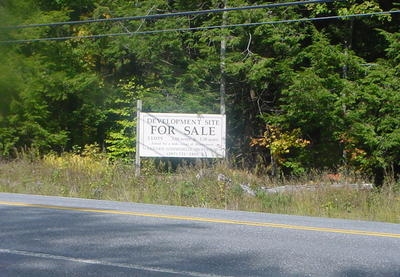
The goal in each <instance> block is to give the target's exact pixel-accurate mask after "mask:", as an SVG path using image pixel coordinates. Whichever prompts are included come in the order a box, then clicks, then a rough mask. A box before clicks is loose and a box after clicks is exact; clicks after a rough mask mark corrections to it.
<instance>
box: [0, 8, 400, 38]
mask: <svg viewBox="0 0 400 277" xmlns="http://www.w3.org/2000/svg"><path fill="white" fill-rule="evenodd" d="M397 13H400V10H393V11H382V12H373V13H362V14H349V15H335V16H325V17H312V18H299V19H285V20H276V21H264V22H253V23H238V24H229V25H214V26H201V27H190V28H174V29H163V30H148V31H140V32H134V33H132V32H122V33H109V34H97V35H86V36H64V37H48V38H37V39H20V40H5V41H0V44H11V43H28V42H40V41H57V40H58V41H60V40H69V39H91V38H103V37H117V36H133V35H149V34H159V33H166V32H184V31H204V30H210V29H223V28H235V27H250V26H259V25H271V24H282V23H296V22H308V21H320V20H332V19H349V18H356V17H370V16H375V15H385V14H397Z"/></svg>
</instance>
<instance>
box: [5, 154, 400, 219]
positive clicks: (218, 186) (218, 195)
mask: <svg viewBox="0 0 400 277" xmlns="http://www.w3.org/2000/svg"><path fill="white" fill-rule="evenodd" d="M335 178H336V177H335ZM332 181H334V182H343V183H350V182H361V180H360V179H359V178H357V177H355V176H351V175H348V176H345V177H341V178H340V180H339V179H338V180H331V179H330V178H327V174H323V173H318V172H317V173H312V174H308V175H307V176H303V177H299V178H292V179H280V180H279V181H274V180H272V179H271V178H269V177H263V176H257V175H255V174H252V173H251V172H248V171H244V170H238V169H233V168H231V167H229V166H228V165H226V164H225V163H223V162H217V163H214V164H208V165H207V164H204V163H199V164H195V165H193V164H191V165H186V166H181V167H179V168H177V169H174V170H171V171H168V170H167V171H165V170H159V169H158V168H157V167H156V166H155V164H154V163H153V162H152V161H150V160H147V161H144V164H143V168H142V175H141V176H140V177H138V178H137V177H135V170H134V168H133V166H131V165H126V164H119V163H115V162H114V163H110V162H109V161H108V160H107V159H106V158H105V157H103V156H102V155H101V154H90V153H89V154H88V155H84V156H81V155H76V154H71V153H65V154H63V155H62V156H57V155H47V156H45V157H43V158H41V159H39V158H33V159H32V158H26V157H20V158H19V159H16V160H13V161H8V162H2V163H1V164H0V191H2V192H15V193H29V194H41V195H57V196H67V197H82V198H94V199H108V200H117V201H132V202H140V203H156V204H166V205H180V206H193V207H210V208H220V209H233V210H245V211H258V212H269V213H284V214H297V215H309V216H322V217H338V218H349V219H362V220H374V221H386V222H395V223H400V185H399V184H398V183H397V184H396V183H395V182H391V183H389V184H386V186H385V187H384V188H383V189H382V190H380V191H378V190H359V189H353V188H349V187H343V188H335V187H332V186H331V185H330V184H331V182H332ZM244 184H245V185H247V186H248V187H249V188H251V190H252V191H253V192H254V195H251V194H249V193H246V192H245V191H244V190H243V189H242V187H241V185H244ZM304 184H308V185H309V187H310V188H312V189H302V190H296V191H291V192H285V193H274V194H271V193H268V192H266V190H265V189H262V188H265V187H267V188H271V187H276V186H282V185H294V186H295V185H304Z"/></svg>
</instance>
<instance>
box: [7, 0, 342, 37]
mask: <svg viewBox="0 0 400 277" xmlns="http://www.w3.org/2000/svg"><path fill="white" fill-rule="evenodd" d="M340 1H344V0H336V2H340ZM329 2H335V0H310V1H296V2H286V3H274V4H265V5H257V6H243V7H232V8H226V9H212V10H200V11H186V12H176V13H166V14H149V15H141V16H128V17H114V18H100V19H88V20H79V21H64V22H52V23H38V24H29V25H18V26H5V27H2V28H3V29H8V30H12V29H25V28H35V27H53V26H60V25H77V24H87V23H97V22H115V21H133V20H147V19H160V18H166V17H178V16H189V15H200V14H209V13H222V12H229V11H242V10H254V9H271V8H278V7H288V6H298V5H311V4H322V3H329Z"/></svg>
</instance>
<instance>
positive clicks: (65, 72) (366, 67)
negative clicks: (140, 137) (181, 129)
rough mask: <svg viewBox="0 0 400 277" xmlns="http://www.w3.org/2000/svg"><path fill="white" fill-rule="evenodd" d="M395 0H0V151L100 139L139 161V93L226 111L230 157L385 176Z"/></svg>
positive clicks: (111, 154) (394, 120) (399, 105)
mask: <svg viewBox="0 0 400 277" xmlns="http://www.w3.org/2000/svg"><path fill="white" fill-rule="evenodd" d="M261 5H262V6H263V7H262V8H260V7H259V6H261ZM257 6H258V7H257ZM240 7H248V8H246V9H241V8H240ZM250 7H252V8H250ZM236 8H237V9H236ZM224 9H225V11H224ZM199 11H204V12H199ZM399 11H400V2H396V1H374V0H372V1H358V0H348V1H339V0H337V1H323V0H321V1H298V2H288V1H279V2H268V1H254V0H193V1H183V0H168V1H167V0H151V1H149V0H131V1H129V0H79V1H78V0H2V1H0V53H1V55H0V98H1V100H0V159H3V160H9V159H13V158H15V157H16V155H17V154H16V153H17V152H18V151H20V150H21V149H30V151H37V152H38V153H39V154H40V155H44V154H46V153H63V152H69V151H78V150H79V149H83V148H84V147H85V145H98V146H99V147H100V148H101V149H102V151H104V152H105V153H106V154H107V156H108V158H109V159H111V160H117V159H119V160H124V161H126V162H132V160H133V159H134V156H135V155H134V153H135V132H136V131H135V126H136V122H135V119H136V100H138V99H140V100H142V101H143V110H144V111H148V112H174V113H179V112H183V113H220V112H224V113H226V116H227V145H226V147H227V151H228V158H229V159H230V160H231V161H232V164H233V165H234V166H237V167H242V168H251V169H257V170H258V171H259V173H260V174H269V175H271V176H281V175H286V176H287V175H296V174H304V173H307V172H308V171H310V170H312V169H328V170H330V171H332V172H337V171H343V170H348V171H355V172H361V173H362V174H364V175H365V176H368V177H369V178H371V179H372V180H373V181H374V183H375V185H377V186H381V185H382V184H383V183H384V180H385V178H386V177H391V178H398V176H399V174H400V82H399V78H400V14H399ZM222 102H223V103H224V106H223V107H224V108H222V109H221V103H222Z"/></svg>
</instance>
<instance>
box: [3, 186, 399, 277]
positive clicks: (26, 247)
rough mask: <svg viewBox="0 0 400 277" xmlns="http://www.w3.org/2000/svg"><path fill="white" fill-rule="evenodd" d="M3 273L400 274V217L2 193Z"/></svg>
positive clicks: (139, 274)
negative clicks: (380, 219)
mask: <svg viewBox="0 0 400 277" xmlns="http://www.w3.org/2000/svg"><path fill="white" fill-rule="evenodd" d="M0 276H200V277H210V276H338V277H339V276H340V277H342V276H360V277H361V276H363V277H364V276H374V277H375V276H396V277H400V224H386V223H377V222H365V221H350V220H337V219H324V218H312V217H300V216H288V215H274V214H262V213H247V212H234V211H224V210H211V209H200V208H182V207H170V206H158V205H143V204H135V203H120V202H112V201H98V200H86V199H75V198H62V197H46V196H31V195H21V194H6V193H0Z"/></svg>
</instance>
